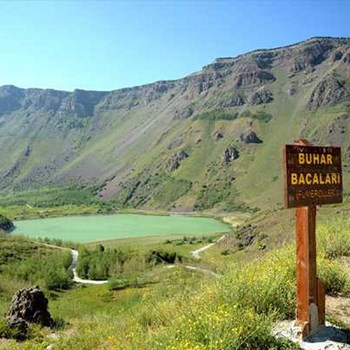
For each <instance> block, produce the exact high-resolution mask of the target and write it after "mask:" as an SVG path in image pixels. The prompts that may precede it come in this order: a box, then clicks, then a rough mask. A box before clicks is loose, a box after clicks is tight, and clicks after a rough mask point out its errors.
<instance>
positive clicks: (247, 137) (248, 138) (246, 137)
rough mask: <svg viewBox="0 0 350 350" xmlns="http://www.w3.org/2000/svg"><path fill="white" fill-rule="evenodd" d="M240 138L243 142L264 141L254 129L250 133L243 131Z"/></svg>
mask: <svg viewBox="0 0 350 350" xmlns="http://www.w3.org/2000/svg"><path fill="white" fill-rule="evenodd" d="M239 139H240V141H241V142H243V143H247V144H248V143H262V140H261V139H259V137H258V136H257V135H256V133H255V132H254V131H249V132H248V133H242V134H241V135H240V136H239Z"/></svg>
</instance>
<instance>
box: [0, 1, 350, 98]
mask: <svg viewBox="0 0 350 350" xmlns="http://www.w3.org/2000/svg"><path fill="white" fill-rule="evenodd" d="M349 14H350V1H347V0H343V1H311V0H309V1H307V0H306V1H291V0H290V1H283V0H280V1H272V0H271V1H263V0H262V1H249V0H248V1H243V0H242V1H214V0H212V1H200V0H193V1H184V0H176V1H175V0H174V1H161V0H158V1H147V0H144V1H118V0H115V1H101V0H100V1H83V0H81V1H78V0H77V1H44V0H41V1H29V0H27V1H0V44H1V50H0V85H5V84H13V85H16V86H19V87H24V88H28V87H39V88H54V89H61V90H69V91H72V90H74V89H75V88H81V89H86V90H113V89H117V88H121V87H131V86H135V85H142V84H147V83H151V82H154V81H157V80H168V79H178V78H181V77H184V76H185V75H187V74H190V73H193V72H195V71H198V70H200V69H201V68H202V66H204V65H206V64H209V63H210V62H212V61H213V60H214V59H215V58H217V57H223V56H236V55H238V54H241V53H245V52H247V51H251V50H254V49H258V48H272V47H277V46H283V45H288V44H292V43H295V42H298V41H301V40H305V39H307V38H310V37H313V36H346V37H350V26H349V24H348V23H349V18H348V17H349Z"/></svg>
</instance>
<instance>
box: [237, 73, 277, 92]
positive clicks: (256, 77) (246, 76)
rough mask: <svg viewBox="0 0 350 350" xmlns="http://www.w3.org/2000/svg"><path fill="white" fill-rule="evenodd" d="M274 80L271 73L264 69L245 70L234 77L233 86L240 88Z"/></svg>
mask: <svg viewBox="0 0 350 350" xmlns="http://www.w3.org/2000/svg"><path fill="white" fill-rule="evenodd" d="M275 80H276V78H275V77H274V75H273V74H272V73H270V72H267V71H264V70H256V71H254V70H253V71H246V72H242V73H240V74H239V75H238V76H237V77H236V79H235V82H234V87H235V88H240V87H245V86H250V85H257V84H261V83H266V82H272V81H275Z"/></svg>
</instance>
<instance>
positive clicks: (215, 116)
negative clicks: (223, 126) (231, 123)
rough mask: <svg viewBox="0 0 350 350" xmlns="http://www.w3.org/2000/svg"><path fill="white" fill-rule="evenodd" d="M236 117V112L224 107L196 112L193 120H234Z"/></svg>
mask: <svg viewBox="0 0 350 350" xmlns="http://www.w3.org/2000/svg"><path fill="white" fill-rule="evenodd" d="M237 117H238V113H237V112H231V111H226V110H224V109H214V110H211V111H207V112H203V113H201V114H197V115H196V116H195V117H194V120H235V119H236V118H237Z"/></svg>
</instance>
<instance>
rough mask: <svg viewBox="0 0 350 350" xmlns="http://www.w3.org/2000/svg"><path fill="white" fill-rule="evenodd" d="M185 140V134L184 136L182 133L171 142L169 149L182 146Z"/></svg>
mask: <svg viewBox="0 0 350 350" xmlns="http://www.w3.org/2000/svg"><path fill="white" fill-rule="evenodd" d="M183 141H184V136H183V134H181V135H180V136H179V137H178V138H176V139H175V140H174V141H172V142H170V143H169V145H168V149H169V150H171V149H174V148H177V147H179V146H181V145H182V143H183Z"/></svg>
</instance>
